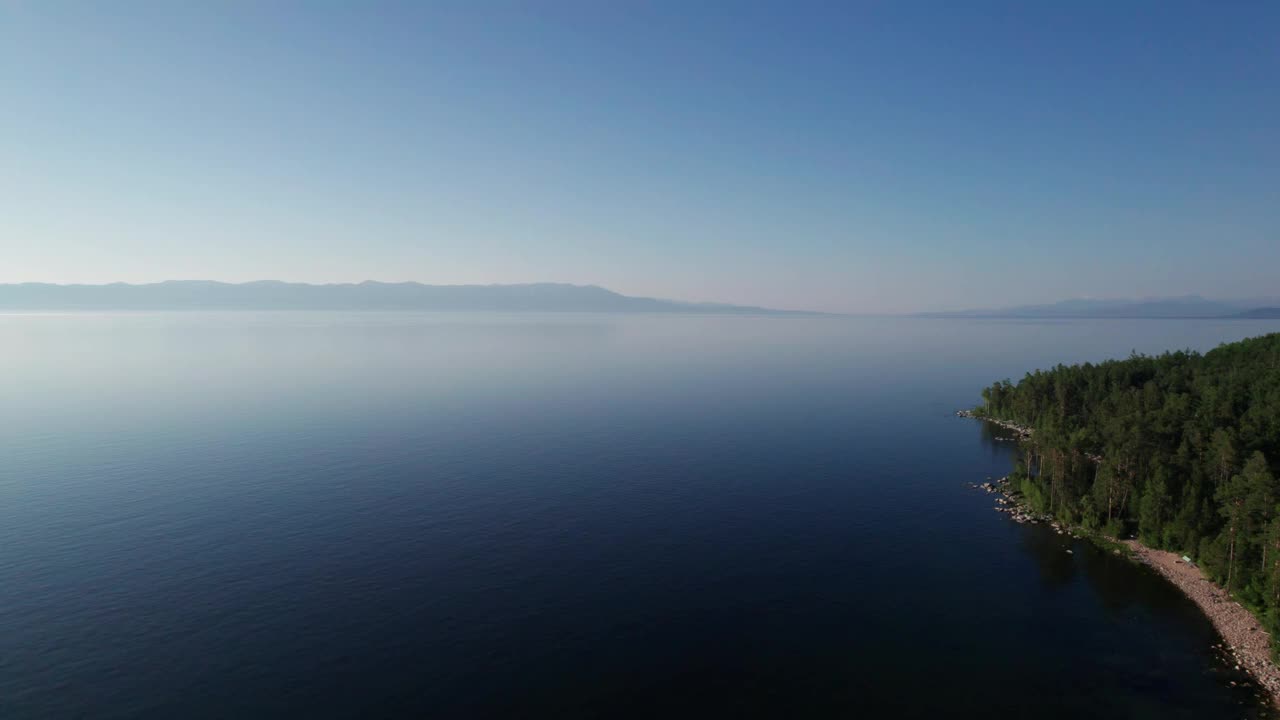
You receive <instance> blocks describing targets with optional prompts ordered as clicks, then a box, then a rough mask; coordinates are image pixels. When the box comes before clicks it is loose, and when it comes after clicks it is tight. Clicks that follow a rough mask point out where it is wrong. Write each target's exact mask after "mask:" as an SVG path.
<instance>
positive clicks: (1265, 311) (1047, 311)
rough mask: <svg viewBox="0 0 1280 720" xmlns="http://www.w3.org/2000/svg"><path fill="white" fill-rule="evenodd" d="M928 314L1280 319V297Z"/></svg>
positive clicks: (1065, 304) (1065, 303)
mask: <svg viewBox="0 0 1280 720" xmlns="http://www.w3.org/2000/svg"><path fill="white" fill-rule="evenodd" d="M923 315H926V316H928V317H1004V318H1280V298H1254V299H1240V300H1207V299H1205V298H1202V297H1200V296H1199V295H1184V296H1182V297H1168V298H1143V299H1140V300H1063V301H1062V302H1056V303H1051V304H1048V305H1022V306H1018V307H1009V308H997V309H985V310H964V311H960V312H941V313H923Z"/></svg>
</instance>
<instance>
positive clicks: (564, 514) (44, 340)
mask: <svg viewBox="0 0 1280 720" xmlns="http://www.w3.org/2000/svg"><path fill="white" fill-rule="evenodd" d="M1278 330H1280V322H1271V321H1248V322H1246V321H1189V320H1148V321H1141V320H1105V321H1098V320H1093V321H1084V320H1058V321H1016V320H932V319H930V320H926V319H911V320H889V319H849V318H794V317H714V316H652V315H635V316H608V315H570V314H566V315H527V316H522V315H491V314H480V313H477V314H410V313H402V314H395V313H387V314H379V313H370V314H359V313H355V314H335V313H266V314H251V313H222V314H199V313H185V314H184V313H173V314H116V315H112V314H105V315H24V316H0V346H3V347H4V348H5V352H4V353H3V354H0V372H2V373H3V374H2V375H0V377H2V378H3V379H2V380H0V420H2V421H3V424H4V428H5V431H4V432H3V433H0V458H2V459H3V463H2V464H0V717H4V718H38V717H75V716H88V717H95V718H124V717H130V718H134V717H154V718H170V717H189V718H199V717H209V718H215V717H280V716H284V715H292V716H301V717H322V718H324V717H361V716H365V717H368V716H430V717H436V718H482V717H513V716H515V717H520V716H552V715H554V716H557V717H563V718H573V717H618V716H629V717H653V716H662V715H668V716H670V715H678V714H679V715H684V714H697V713H701V714H703V715H704V716H708V717H710V716H727V715H732V716H739V717H740V716H759V717H778V716H834V715H840V714H844V715H856V714H863V715H865V714H867V713H880V712H884V713H888V712H893V713H895V714H896V715H897V716H899V717H916V716H923V715H926V714H928V715H934V714H938V715H940V716H947V717H949V716H953V715H955V714H957V713H968V712H978V713H985V714H986V715H988V716H991V717H1001V716H1030V715H1035V716H1037V717H1049V718H1057V717H1061V718H1078V717H1080V716H1081V715H1084V714H1088V715H1089V716H1091V717H1094V718H1112V717H1114V718H1217V717H1222V718H1241V717H1273V715H1272V713H1271V711H1270V710H1269V709H1268V708H1267V707H1266V706H1265V705H1264V704H1263V703H1262V702H1261V701H1259V699H1258V694H1259V691H1258V688H1257V687H1256V686H1255V685H1253V684H1252V683H1251V682H1250V681H1249V680H1248V678H1247V677H1245V676H1244V675H1243V674H1242V673H1240V672H1237V671H1235V670H1234V669H1233V668H1232V667H1231V666H1229V665H1227V664H1225V663H1224V662H1223V661H1222V659H1221V658H1220V657H1219V656H1218V655H1217V654H1216V652H1215V650H1214V649H1213V645H1214V644H1215V643H1217V642H1218V639H1217V636H1216V634H1215V633H1214V631H1213V629H1212V627H1211V626H1210V625H1209V623H1208V621H1207V620H1205V618H1204V617H1203V616H1202V615H1201V614H1200V613H1199V611H1198V610H1197V608H1196V607H1195V606H1194V605H1193V604H1192V603H1191V602H1190V601H1189V600H1187V599H1186V598H1185V597H1183V596H1182V595H1181V594H1180V593H1179V592H1178V591H1177V590H1176V589H1175V588H1173V587H1172V586H1171V585H1169V584H1168V583H1167V582H1166V581H1164V580H1163V579H1162V578H1160V577H1159V576H1157V575H1156V574H1155V573H1154V572H1153V571H1151V570H1150V569H1148V568H1143V567H1138V566H1135V565H1134V564H1132V563H1130V562H1128V561H1126V560H1123V559H1121V558H1118V557H1114V556H1112V555H1109V554H1107V553H1104V552H1102V551H1099V550H1096V549H1094V548H1092V547H1090V546H1088V545H1087V544H1085V543H1083V542H1078V541H1077V542H1073V541H1072V540H1071V539H1070V538H1069V537H1066V536H1060V535H1057V534H1055V533H1053V532H1052V531H1051V530H1049V529H1047V528H1044V527H1028V526H1021V525H1017V524H1015V523H1013V522H1011V521H1010V520H1009V519H1008V518H1007V517H1005V516H1004V515H1002V514H1000V513H996V512H993V511H992V506H993V498H992V496H990V495H987V494H985V493H981V492H976V491H974V490H972V489H970V488H969V487H968V484H969V483H972V482H982V481H984V480H985V479H986V478H987V477H988V476H999V475H1003V474H1005V473H1006V472H1008V469H1009V454H1010V452H1011V451H1012V447H1011V445H1010V444H1009V443H1006V442H1000V441H996V440H994V437H995V436H994V435H993V432H998V431H993V430H992V429H991V428H990V427H989V426H987V425H985V424H983V423H981V422H977V421H974V420H968V419H961V418H956V417H955V416H954V415H953V412H954V410H956V409H957V408H960V407H968V406H972V405H973V404H974V403H975V402H976V401H977V399H978V393H979V391H980V389H981V388H982V387H983V386H984V385H986V384H989V383H990V382H991V381H993V380H996V379H999V378H1003V377H1011V378H1013V379H1015V380H1016V379H1017V378H1018V377H1020V376H1021V375H1022V374H1023V373H1024V372H1026V371H1028V370H1032V369H1034V368H1036V367H1045V366H1048V365H1053V364H1057V363H1059V362H1062V363H1071V362H1079V361H1084V360H1093V361H1096V360H1102V359H1105V358H1108V357H1122V356H1125V355H1127V354H1128V353H1129V352H1130V351H1131V350H1138V351H1141V352H1159V351H1162V350H1165V349H1177V348H1192V349H1198V350H1206V349H1209V348H1212V347H1213V346H1215V345H1217V344H1218V343H1221V342H1227V341H1232V340H1237V339H1240V338H1243V337H1249V336H1254V335H1259V334H1263V333H1266V332H1275V331H1278ZM1067 549H1072V550H1073V552H1072V553H1070V554H1068V553H1067V552H1066V550H1067ZM1232 683H1235V685H1233V684H1232Z"/></svg>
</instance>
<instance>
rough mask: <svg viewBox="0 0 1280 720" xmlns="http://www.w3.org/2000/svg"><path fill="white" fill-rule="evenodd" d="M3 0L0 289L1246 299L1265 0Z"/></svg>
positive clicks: (822, 300) (1253, 263) (1262, 105)
mask: <svg viewBox="0 0 1280 720" xmlns="http://www.w3.org/2000/svg"><path fill="white" fill-rule="evenodd" d="M202 5H203V7H200V6H198V4H196V3H155V4H142V3H133V2H120V3H84V4H73V3H60V2H47V3H45V2H40V3H16V4H8V5H5V6H4V7H3V9H0V198H2V199H0V209H2V212H0V282H22V281H49V282H111V281H117V280H120V281H127V282H145V281H157V280H165V279H175V278H202V279H218V280H228V281H243V280H252V279H262V278H278V279H284V280H296V281H307V282H340V281H359V280H364V279H369V278H372V279H379V280H389V281H394V280H418V281H422V282H432V283H467V282H479V283H489V282H529V281H562V282H575V283H592V284H599V285H603V286H606V287H609V288H611V289H614V290H618V291H621V292H626V293H629V294H640V295H653V296H661V297H671V298H679V299H687V300H716V301H724V302H741V303H751V304H761V305H769V306H774V307H788V308H812V309H822V310H836V311H851V312H897V311H912V310H925V309H951V308H961V307H973V306H991V305H1008V304H1017V303H1024V302H1039V301H1052V300H1057V299H1061V298H1064V297H1072V296H1093V297H1099V296H1106V297H1123V296H1151V295H1175V294H1185V293H1200V294H1204V295H1207V296H1218V297H1223V296H1249V295H1280V281H1278V280H1277V278H1280V270H1278V268H1280V80H1278V78H1280V42H1278V36H1277V34H1276V28H1277V27H1280V4H1277V3H1274V2H1258V3H1249V2H1239V3H1236V2H1233V3H1209V2H1204V3H1181V2H1126V3H1090V2H1070V3H1044V2H1031V3H1027V2H1010V3H984V2H964V3H953V2H936V3H916V2H906V1H904V2H876V3H853V2H848V3H822V4H808V3H782V2H778V3H768V4H755V3H746V2H742V3H738V2H735V3H715V2H673V3H622V2H617V3H613V2H605V3H602V2H581V3H555V2H537V3H534V2H522V3H511V4H507V3H488V2H463V3H404V4H375V3H346V2H343V3H338V2H334V3H322V2H310V3H285V2H271V3H250V2H243V3H241V2H212V3H203V4H202Z"/></svg>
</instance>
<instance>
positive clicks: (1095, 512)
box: [979, 334, 1280, 629]
mask: <svg viewBox="0 0 1280 720" xmlns="http://www.w3.org/2000/svg"><path fill="white" fill-rule="evenodd" d="M982 397H983V405H982V406H981V407H980V408H979V410H980V411H981V412H982V414H984V415H985V416H987V417H992V418H996V419H1001V420H1008V421H1012V422H1016V423H1018V424H1020V425H1024V426H1028V427H1030V428H1032V429H1033V431H1034V434H1033V437H1032V440H1031V442H1029V443H1027V444H1026V445H1025V446H1024V448H1023V457H1022V458H1021V462H1022V463H1023V465H1024V466H1025V472H1024V473H1022V474H1020V475H1019V478H1018V480H1017V484H1016V485H1015V487H1016V488H1017V489H1019V490H1020V491H1021V492H1022V493H1023V494H1024V495H1025V496H1026V500H1027V502H1028V504H1029V505H1030V506H1031V507H1033V508H1034V509H1036V510H1037V511H1039V512H1045V513H1050V514H1052V515H1054V516H1056V517H1059V518H1070V519H1072V520H1074V521H1077V522H1078V523H1079V524H1080V525H1081V526H1083V527H1084V528H1085V529H1087V530H1091V531H1101V532H1104V533H1107V534H1111V535H1113V536H1116V537H1120V536H1122V535H1126V534H1127V533H1129V532H1134V531H1136V532H1137V533H1138V534H1139V536H1140V537H1141V539H1142V541H1143V542H1144V543H1146V544H1148V545H1151V546H1155V547H1162V548H1165V549H1169V550H1175V551H1178V552H1182V553H1188V554H1192V555H1195V556H1196V557H1197V560H1198V561H1199V562H1200V564H1201V565H1202V566H1203V567H1204V568H1205V569H1206V571H1207V572H1208V573H1209V574H1210V575H1211V576H1212V577H1214V578H1215V579H1217V580H1218V581H1220V582H1222V583H1224V584H1226V585H1228V586H1229V587H1230V588H1231V589H1232V590H1233V591H1234V592H1235V593H1236V594H1237V596H1238V597H1239V598H1240V599H1241V602H1243V603H1246V604H1248V605H1250V606H1252V607H1254V608H1256V609H1257V610H1258V611H1259V613H1260V614H1261V616H1262V617H1264V618H1272V621H1271V622H1273V624H1280V483H1278V482H1277V480H1276V478H1277V475H1280V472H1278V470H1280V467H1277V466H1276V465H1275V464H1273V463H1276V462H1280V334H1272V335H1266V336H1263V337H1258V338H1253V339H1250V340H1244V341H1241V342H1237V343H1231V344H1227V345H1222V346H1220V347H1218V348H1217V349H1215V350H1212V351H1210V352H1208V353H1205V354H1203V355H1201V354H1198V353H1193V352H1170V353H1165V354H1163V355H1159V356H1156V357H1150V356H1146V355H1138V354H1134V355H1131V356H1130V357H1129V358H1127V359H1124V360H1112V361H1107V362H1103V363H1099V364H1096V365H1095V364H1090V363H1085V364H1083V365H1072V366H1065V365H1058V366H1057V367H1054V368H1051V369H1049V370H1044V371H1037V372H1034V373H1030V374H1028V375H1027V376H1026V377H1024V378H1023V379H1022V380H1020V381H1019V382H1018V383H1017V384H1014V383H1012V382H1010V381H1009V380H1002V381H1000V382H998V383H995V384H994V385H992V386H990V387H988V388H986V389H984V390H983V392H982ZM1098 459H1100V462H1099V461H1098ZM1277 629H1280V627H1278V628H1277Z"/></svg>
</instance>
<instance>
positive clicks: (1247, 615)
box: [1119, 540, 1280, 708]
mask: <svg viewBox="0 0 1280 720" xmlns="http://www.w3.org/2000/svg"><path fill="white" fill-rule="evenodd" d="M1119 542H1121V543H1122V544H1124V545H1125V546H1126V547H1128V548H1129V550H1130V551H1131V552H1132V553H1133V558H1134V560H1135V561H1136V562H1138V563H1139V564H1142V565H1146V566H1148V567H1150V568H1151V569H1153V570H1155V571H1156V572H1157V573H1159V574H1160V575H1161V576H1163V577H1164V579H1165V580H1168V581H1169V582H1170V583H1172V584H1173V585H1174V586H1175V587H1177V588H1178V589H1179V590H1181V591H1182V594H1183V595H1186V596H1187V597H1188V598H1190V599H1191V601H1192V602H1194V603H1195V604H1196V605H1197V606H1198V607H1199V608H1200V610H1201V611H1202V612H1203V613H1204V614H1205V617H1207V618H1209V622H1210V623H1212V624H1213V627H1214V629H1215V630H1217V631H1218V635H1219V636H1221V637H1222V639H1223V642H1224V645H1223V650H1224V652H1229V653H1230V655H1231V657H1233V658H1235V661H1236V668H1237V669H1239V670H1245V671H1247V672H1248V673H1249V675H1251V676H1252V677H1253V679H1254V680H1256V681H1257V682H1258V684H1259V685H1261V686H1262V689H1263V690H1265V691H1266V692H1267V693H1268V694H1269V695H1270V696H1271V704H1272V705H1273V706H1275V707H1277V708H1280V667H1277V666H1276V664H1275V663H1273V662H1271V636H1270V635H1269V634H1268V633H1267V631H1266V630H1264V629H1263V627H1262V623H1261V622H1259V620H1258V618H1257V617H1256V616H1254V614H1253V613H1252V612H1249V610H1247V609H1245V607H1244V606H1243V605H1241V604H1240V603H1238V602H1236V601H1235V600H1233V599H1231V596H1230V595H1229V594H1227V591H1226V590H1224V589H1222V588H1221V587H1219V586H1218V585H1216V584H1215V583H1213V582H1212V581H1211V580H1209V579H1208V578H1206V577H1205V576H1204V575H1203V574H1202V573H1201V572H1200V568H1198V567H1197V566H1196V565H1195V564H1194V563H1188V562H1186V561H1184V560H1183V559H1182V557H1181V556H1179V555H1178V554H1177V553H1173V552H1169V551H1168V550H1154V549H1152V548H1149V547H1147V546H1146V545H1143V544H1142V543H1140V542H1138V541H1137V540H1121V541H1119Z"/></svg>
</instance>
